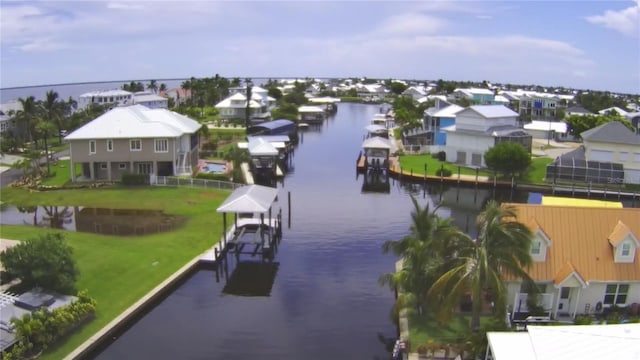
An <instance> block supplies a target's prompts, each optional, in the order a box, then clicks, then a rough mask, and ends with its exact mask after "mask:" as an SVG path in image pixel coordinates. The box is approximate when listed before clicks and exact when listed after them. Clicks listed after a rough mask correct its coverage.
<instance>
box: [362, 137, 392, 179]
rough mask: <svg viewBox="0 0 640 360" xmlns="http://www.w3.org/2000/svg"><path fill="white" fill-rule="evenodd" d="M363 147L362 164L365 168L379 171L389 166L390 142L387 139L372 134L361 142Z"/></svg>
mask: <svg viewBox="0 0 640 360" xmlns="http://www.w3.org/2000/svg"><path fill="white" fill-rule="evenodd" d="M362 148H363V149H364V157H365V161H364V166H365V169H367V170H373V171H381V170H385V171H386V170H387V169H388V168H389V155H390V153H391V142H390V141H389V139H386V138H383V137H380V136H374V137H370V138H368V139H366V140H365V141H364V142H363V143H362Z"/></svg>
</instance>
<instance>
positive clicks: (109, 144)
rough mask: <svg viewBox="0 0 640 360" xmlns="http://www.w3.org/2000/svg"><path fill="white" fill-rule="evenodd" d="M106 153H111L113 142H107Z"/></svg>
mask: <svg viewBox="0 0 640 360" xmlns="http://www.w3.org/2000/svg"><path fill="white" fill-rule="evenodd" d="M107 151H113V140H111V139H109V140H107Z"/></svg>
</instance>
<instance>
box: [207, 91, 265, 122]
mask: <svg viewBox="0 0 640 360" xmlns="http://www.w3.org/2000/svg"><path fill="white" fill-rule="evenodd" d="M251 97H252V100H251V101H250V102H249V109H250V113H249V117H250V118H251V119H252V120H254V119H256V120H257V119H259V120H265V119H269V118H270V117H271V112H270V111H269V109H268V104H266V103H262V102H261V100H262V97H261V96H260V95H258V94H256V95H255V96H253V95H252V96H251ZM256 98H257V99H258V100H256ZM215 107H216V108H217V109H218V110H219V111H220V119H222V120H233V119H236V120H244V119H245V117H246V115H245V114H246V112H247V97H246V96H245V95H244V94H242V93H240V92H237V93H234V94H233V95H231V96H229V97H227V98H226V99H224V100H222V101H220V102H219V103H217V104H216V106H215Z"/></svg>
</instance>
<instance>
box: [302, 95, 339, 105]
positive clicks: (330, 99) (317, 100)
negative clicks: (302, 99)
mask: <svg viewBox="0 0 640 360" xmlns="http://www.w3.org/2000/svg"><path fill="white" fill-rule="evenodd" d="M309 102H312V103H316V104H333V103H337V102H340V99H339V98H334V97H329V96H325V97H317V98H310V99H309Z"/></svg>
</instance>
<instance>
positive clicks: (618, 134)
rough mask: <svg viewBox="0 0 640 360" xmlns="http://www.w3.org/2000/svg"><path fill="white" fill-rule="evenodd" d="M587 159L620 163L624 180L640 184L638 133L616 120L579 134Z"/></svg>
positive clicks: (639, 138)
mask: <svg viewBox="0 0 640 360" xmlns="http://www.w3.org/2000/svg"><path fill="white" fill-rule="evenodd" d="M580 136H581V137H582V140H583V142H584V149H585V158H586V160H587V161H598V162H605V163H606V162H608V163H617V164H622V167H623V169H624V182H625V183H627V184H640V134H634V132H633V131H631V130H629V128H627V127H626V126H625V125H624V124H622V123H621V122H618V121H612V122H608V123H606V124H603V125H600V126H598V127H595V128H593V129H590V130H587V131H584V132H582V133H581V134H580Z"/></svg>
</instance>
